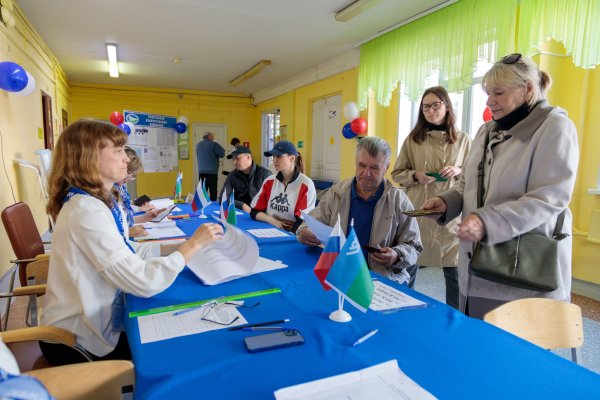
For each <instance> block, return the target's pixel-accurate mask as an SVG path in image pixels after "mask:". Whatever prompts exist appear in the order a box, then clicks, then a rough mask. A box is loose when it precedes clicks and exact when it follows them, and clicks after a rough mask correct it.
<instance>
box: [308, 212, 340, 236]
mask: <svg viewBox="0 0 600 400" xmlns="http://www.w3.org/2000/svg"><path fill="white" fill-rule="evenodd" d="M302 219H303V220H304V222H306V226H308V229H310V231H311V232H312V233H314V234H315V236H316V237H317V239H319V241H320V242H321V243H327V241H328V240H329V236H330V235H331V231H332V230H333V228H332V227H331V226H328V225H325V224H324V223H322V222H321V221H319V220H317V219H316V218H314V217H311V216H310V214H308V213H306V212H304V211H302Z"/></svg>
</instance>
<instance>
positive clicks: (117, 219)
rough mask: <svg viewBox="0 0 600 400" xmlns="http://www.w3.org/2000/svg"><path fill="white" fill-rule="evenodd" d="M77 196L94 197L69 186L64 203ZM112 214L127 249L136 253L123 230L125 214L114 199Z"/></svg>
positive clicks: (111, 208)
mask: <svg viewBox="0 0 600 400" xmlns="http://www.w3.org/2000/svg"><path fill="white" fill-rule="evenodd" d="M76 194H81V195H83V196H90V197H93V196H92V195H91V194H89V193H88V192H86V191H84V190H81V189H79V188H76V187H73V186H69V190H68V192H67V195H66V196H65V200H64V201H63V203H66V202H67V201H69V200H70V199H71V197H73V196H75V195H76ZM110 212H111V213H112V216H113V218H114V219H115V223H116V224H117V228H118V229H119V233H120V234H121V237H122V238H123V241H124V242H125V244H126V245H127V247H129V250H131V252H132V253H135V250H133V247H131V244H129V242H128V241H127V238H126V237H125V228H123V214H121V211H120V210H119V206H118V205H117V201H116V200H115V198H114V197H113V198H112V207H110Z"/></svg>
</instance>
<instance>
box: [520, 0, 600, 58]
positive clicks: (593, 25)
mask: <svg viewBox="0 0 600 400" xmlns="http://www.w3.org/2000/svg"><path fill="white" fill-rule="evenodd" d="M519 19H520V21H527V22H526V23H521V24H519V31H518V43H517V44H518V46H517V48H518V49H519V51H520V52H521V53H523V54H525V55H527V56H530V55H532V54H536V53H539V50H538V48H539V45H540V44H541V43H543V42H545V41H547V40H548V39H554V40H556V41H558V42H562V43H563V44H564V46H565V49H566V50H567V54H569V55H571V56H572V57H573V63H574V64H575V65H576V66H577V67H583V68H594V67H595V66H596V65H598V64H600V1H599V0H521V4H520V18H519Z"/></svg>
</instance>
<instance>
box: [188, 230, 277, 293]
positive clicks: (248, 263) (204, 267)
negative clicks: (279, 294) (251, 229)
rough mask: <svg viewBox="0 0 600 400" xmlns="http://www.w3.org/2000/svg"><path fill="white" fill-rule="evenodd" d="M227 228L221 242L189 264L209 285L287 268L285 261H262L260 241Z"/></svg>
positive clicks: (205, 248) (199, 254)
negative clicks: (259, 250) (259, 251)
mask: <svg viewBox="0 0 600 400" xmlns="http://www.w3.org/2000/svg"><path fill="white" fill-rule="evenodd" d="M223 224H224V225H225V226H226V228H225V234H224V235H223V238H222V239H221V240H215V241H214V242H212V243H211V244H210V245H209V246H207V247H204V248H202V249H201V250H199V251H198V252H197V253H196V254H195V255H194V257H193V258H192V259H191V260H190V261H189V262H188V265H187V266H188V268H189V269H191V270H192V272H193V273H194V274H195V275H196V276H197V277H198V278H199V279H200V280H201V281H202V283H204V284H205V285H216V284H219V283H223V282H229V281H231V280H234V279H237V278H241V277H244V276H248V275H252V274H256V273H259V272H265V271H272V270H275V269H279V268H285V267H287V265H285V264H283V263H282V262H281V261H273V260H268V259H266V258H262V257H259V255H258V245H257V244H256V241H255V240H254V239H253V238H252V237H251V236H250V235H247V234H246V233H244V232H243V231H242V230H240V229H238V228H236V227H235V226H233V225H230V224H227V223H226V222H223Z"/></svg>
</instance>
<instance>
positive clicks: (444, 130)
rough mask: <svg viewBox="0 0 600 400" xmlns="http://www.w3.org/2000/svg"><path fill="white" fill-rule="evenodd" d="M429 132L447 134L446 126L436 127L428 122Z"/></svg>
mask: <svg viewBox="0 0 600 400" xmlns="http://www.w3.org/2000/svg"><path fill="white" fill-rule="evenodd" d="M425 122H426V123H427V130H428V131H442V132H446V124H441V125H434V124H432V123H430V122H427V121H425Z"/></svg>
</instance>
